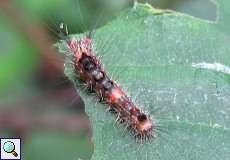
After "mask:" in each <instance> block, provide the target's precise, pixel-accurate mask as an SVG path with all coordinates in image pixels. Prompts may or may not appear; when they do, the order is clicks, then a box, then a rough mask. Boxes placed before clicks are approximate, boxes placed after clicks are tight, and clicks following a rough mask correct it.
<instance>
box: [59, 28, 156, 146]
mask: <svg viewBox="0 0 230 160" xmlns="http://www.w3.org/2000/svg"><path fill="white" fill-rule="evenodd" d="M60 28H61V30H62V32H63V33H64V34H65V39H64V40H63V41H64V42H65V44H66V46H67V48H68V52H69V53H71V55H73V59H74V60H73V64H74V68H75V73H76V74H77V75H78V77H79V80H81V81H82V82H83V83H84V84H86V86H87V89H88V90H89V91H90V92H95V93H96V95H97V97H99V100H100V101H103V102H106V103H107V105H108V110H109V111H111V112H113V113H115V114H117V117H118V118H117V121H118V122H119V123H122V124H126V126H127V128H128V129H130V130H131V131H132V133H133V135H134V137H135V138H136V140H137V141H140V142H143V141H144V140H150V139H151V138H153V137H155V134H154V132H153V129H154V127H155V124H154V122H153V121H152V120H151V118H150V116H149V115H147V114H145V113H144V112H143V111H141V110H140V109H138V107H137V106H136V105H135V104H134V103H133V102H132V100H131V99H130V98H129V97H128V95H127V94H126V93H125V92H124V91H123V90H122V89H121V87H120V86H119V85H118V84H117V83H116V82H115V81H114V80H112V79H111V78H110V77H109V76H108V74H107V72H106V70H105V69H104V68H103V67H102V64H101V62H100V59H99V58H98V57H97V56H96V53H95V49H94V47H93V42H92V39H91V36H92V32H90V33H89V34H88V35H86V36H85V37H84V38H82V39H75V38H71V37H69V36H68V31H67V27H66V26H65V25H64V24H61V26H60Z"/></svg>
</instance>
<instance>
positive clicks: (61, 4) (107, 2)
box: [0, 0, 217, 160]
mask: <svg viewBox="0 0 230 160" xmlns="http://www.w3.org/2000/svg"><path fill="white" fill-rule="evenodd" d="M142 2H148V3H151V4H152V5H153V6H154V7H157V8H167V9H173V10H176V11H179V12H183V13H187V14H190V15H193V16H196V17H199V18H202V19H206V20H211V21H215V19H216V9H217V7H216V6H215V5H214V4H213V3H212V2H210V1H209V0H149V1H146V0H143V1H142ZM132 5H133V1H132V0H34V1H32V0H20V1H17V0H1V1H0V137H21V138H22V140H23V157H24V159H33V160H38V159H44V160H45V159H47V160H48V159H49V160H50V159H55V160H59V159H60V160H63V159H78V158H81V159H90V157H91V155H92V153H93V147H94V146H93V144H92V142H91V139H90V137H91V134H92V133H91V132H92V131H91V129H90V124H89V119H88V117H87V116H86V115H85V114H84V103H83V101H82V99H81V98H80V97H79V95H78V94H77V93H76V91H75V89H74V88H73V86H72V84H71V83H70V82H69V81H68V79H66V78H65V76H64V75H63V63H62V62H63V57H60V55H59V54H58V53H57V52H56V50H55V48H54V47H53V44H54V43H55V42H57V41H58V39H59V37H58V32H59V29H58V26H59V24H60V23H61V22H64V23H66V24H68V27H69V32H70V33H80V32H84V31H86V30H89V29H92V28H93V27H94V26H95V24H98V25H97V27H99V26H102V25H105V24H106V23H108V22H109V21H110V20H112V19H113V18H114V17H116V15H117V14H118V13H119V11H120V10H122V9H123V8H127V7H130V6H132Z"/></svg>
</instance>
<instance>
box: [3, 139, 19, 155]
mask: <svg viewBox="0 0 230 160" xmlns="http://www.w3.org/2000/svg"><path fill="white" fill-rule="evenodd" d="M3 149H4V151H5V152H6V153H11V154H13V155H14V157H17V156H18V154H17V152H16V151H15V145H14V143H13V142H11V141H7V142H5V143H4V144H3Z"/></svg>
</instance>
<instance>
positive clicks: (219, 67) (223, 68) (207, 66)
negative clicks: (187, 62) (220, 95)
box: [192, 62, 230, 74]
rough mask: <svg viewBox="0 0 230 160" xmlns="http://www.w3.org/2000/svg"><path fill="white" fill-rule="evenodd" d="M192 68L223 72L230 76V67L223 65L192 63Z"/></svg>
mask: <svg viewBox="0 0 230 160" xmlns="http://www.w3.org/2000/svg"><path fill="white" fill-rule="evenodd" d="M192 67H194V68H203V69H209V70H213V71H217V72H222V73H226V74H230V67H228V66H226V65H223V64H221V63H216V62H215V63H206V62H202V63H192Z"/></svg>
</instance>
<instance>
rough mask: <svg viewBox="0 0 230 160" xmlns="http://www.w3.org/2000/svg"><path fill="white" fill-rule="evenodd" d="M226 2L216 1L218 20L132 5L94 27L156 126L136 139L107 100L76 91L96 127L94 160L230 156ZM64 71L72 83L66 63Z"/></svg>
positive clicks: (113, 71)
mask: <svg viewBox="0 0 230 160" xmlns="http://www.w3.org/2000/svg"><path fill="white" fill-rule="evenodd" d="M228 6H230V2H229V1H227V0H219V14H218V15H219V19H218V20H217V22H211V21H207V20H201V19H198V18H194V17H191V16H188V15H184V14H180V13H177V12H171V11H170V12H169V11H166V10H158V9H155V8H152V7H151V6H149V5H143V4H137V5H136V6H135V7H134V8H131V9H127V10H125V11H124V12H122V13H121V14H120V16H118V17H117V19H116V20H113V21H112V22H111V23H109V24H108V25H106V26H104V27H102V28H100V29H98V30H97V32H96V35H95V37H94V42H95V45H96V48H97V53H96V54H97V55H98V56H102V55H103V56H102V58H101V60H102V62H103V64H104V66H105V68H106V69H107V71H108V73H109V74H110V75H112V77H113V78H114V79H115V80H116V81H117V82H118V83H119V84H120V85H121V87H122V88H123V89H125V90H126V91H127V93H128V94H129V95H130V96H131V97H132V99H136V100H135V102H136V104H138V106H139V108H141V109H143V110H144V111H146V112H148V113H149V114H150V115H151V117H152V118H153V119H154V121H155V123H156V124H157V125H159V126H160V130H158V131H157V135H158V136H157V137H156V138H155V139H154V140H153V141H152V142H146V143H144V144H138V143H136V142H135V140H134V137H132V136H130V134H129V133H128V132H127V131H126V130H124V128H123V127H120V126H119V125H118V124H116V123H115V117H114V116H113V115H112V114H110V113H106V112H105V108H106V106H105V105H103V104H100V103H96V100H95V99H94V98H92V97H94V96H93V95H89V94H86V93H85V91H84V90H83V89H79V91H80V93H81V96H82V97H83V99H84V100H85V110H86V113H87V114H88V115H89V117H90V120H91V125H92V128H93V143H94V145H95V148H94V154H93V156H92V159H93V160H98V159H100V160H108V159H113V160H116V159H117V160H121V159H126V160H129V159H130V160H133V159H138V160H142V159H143V160H147V159H149V160H153V159H154V160H157V159H159V160H170V159H177V160H185V159H186V160H187V159H189V160H190V159H191V160H194V159H196V160H204V159H209V160H217V159H221V160H224V159H226V160H227V159H229V157H230V47H229V42H230V30H229V29H230V27H229V26H230V25H229V24H228V23H229V21H228V17H229V15H230V10H229V7H228ZM74 36H75V37H76V38H81V37H82V35H74ZM102 41H104V42H105V44H106V45H105V47H106V48H107V51H106V52H105V53H103V52H102V47H100V46H101V44H102ZM60 49H61V50H62V51H63V49H64V48H63V45H60ZM66 75H67V76H68V77H69V78H70V79H72V80H73V81H74V80H75V75H74V68H73V65H71V64H68V62H67V63H66ZM74 82H75V81H74ZM75 84H76V86H77V87H78V86H79V84H78V83H77V82H75Z"/></svg>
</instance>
